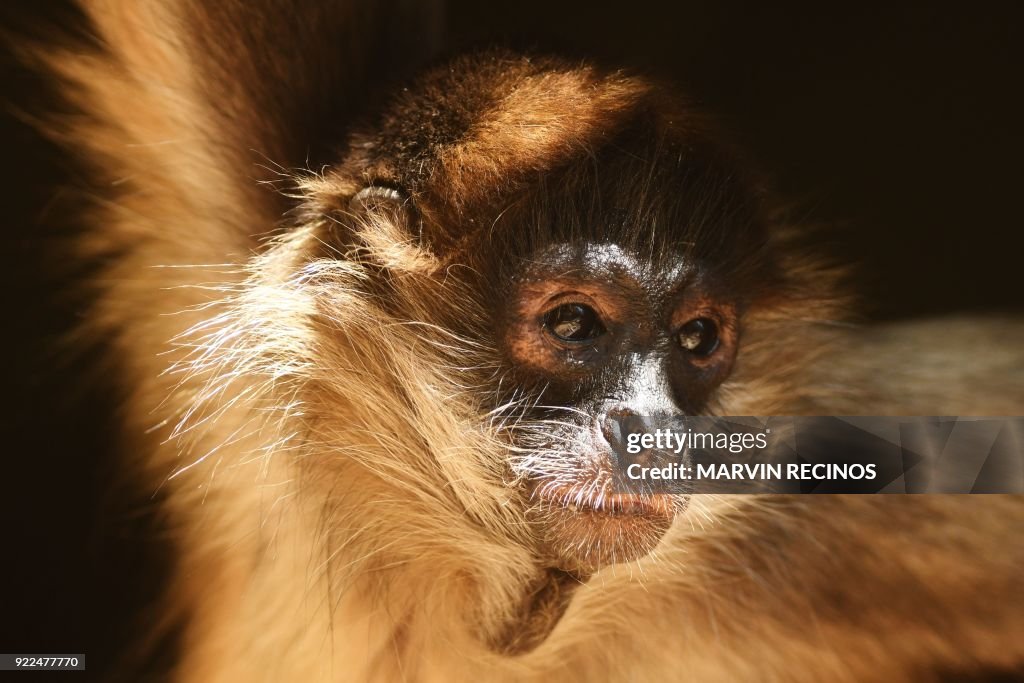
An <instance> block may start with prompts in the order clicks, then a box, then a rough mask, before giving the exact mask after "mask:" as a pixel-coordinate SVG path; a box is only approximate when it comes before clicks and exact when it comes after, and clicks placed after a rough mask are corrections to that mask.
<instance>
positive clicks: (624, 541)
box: [531, 483, 686, 575]
mask: <svg viewBox="0 0 1024 683" xmlns="http://www.w3.org/2000/svg"><path fill="white" fill-rule="evenodd" d="M531 488H532V491H531V497H532V498H533V500H534V501H535V504H534V506H533V507H532V508H531V517H532V519H533V521H534V523H535V524H536V525H537V527H538V528H539V530H540V532H541V535H542V538H543V544H544V548H545V550H546V551H547V552H548V554H550V555H551V556H552V558H553V560H554V561H555V565H556V566H557V567H559V568H560V569H563V570H566V571H569V572H573V573H576V574H580V575H586V574H589V573H592V572H594V571H597V570H598V569H600V568H601V567H604V566H607V565H611V564H617V563H621V562H629V561H632V560H635V559H638V558H640V557H643V556H644V555H647V554H648V553H649V552H650V551H651V550H653V549H654V547H655V546H656V545H657V544H658V542H659V541H660V540H661V539H662V537H663V536H664V535H665V533H666V532H667V531H668V530H669V527H671V526H672V522H673V520H674V519H675V515H676V513H677V512H679V511H681V510H682V509H683V508H684V507H685V505H686V499H685V498H684V497H681V496H673V495H668V494H649V495H640V494H635V493H603V494H601V495H581V494H580V491H581V488H580V487H579V486H577V485H571V486H552V485H550V483H549V484H548V485H542V484H537V483H534V484H533V486H532V487H531Z"/></svg>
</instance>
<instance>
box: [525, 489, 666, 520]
mask: <svg viewBox="0 0 1024 683" xmlns="http://www.w3.org/2000/svg"><path fill="white" fill-rule="evenodd" d="M534 495H535V496H536V498H537V499H538V500H540V501H542V502H544V503H547V504H549V505H552V506H557V507H561V508H563V509H565V510H568V511H570V512H578V513H590V514H599V515H627V516H628V515H637V516H641V517H656V518H657V517H667V518H670V519H671V518H672V517H674V516H675V513H676V509H677V507H678V504H677V502H676V501H675V500H674V499H673V497H672V496H668V495H665V494H650V495H640V494H637V493H602V494H601V495H598V496H581V495H580V494H579V488H578V487H576V486H565V485H563V486H535V487H534Z"/></svg>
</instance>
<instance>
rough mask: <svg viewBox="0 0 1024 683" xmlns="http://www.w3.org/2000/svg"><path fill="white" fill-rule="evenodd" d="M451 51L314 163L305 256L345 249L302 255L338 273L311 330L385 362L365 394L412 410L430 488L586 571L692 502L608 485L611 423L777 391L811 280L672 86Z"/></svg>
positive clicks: (781, 391) (807, 315)
mask: <svg viewBox="0 0 1024 683" xmlns="http://www.w3.org/2000/svg"><path fill="white" fill-rule="evenodd" d="M466 68H470V67H466V66H465V65H464V66H463V67H462V68H460V70H458V71H459V73H460V74H461V76H460V77H459V78H458V79H453V80H451V81H450V82H449V81H446V80H445V78H446V74H447V72H446V71H442V72H439V73H438V74H436V75H435V76H434V77H433V79H432V78H431V77H428V78H426V79H425V85H424V87H423V89H422V90H421V91H418V92H410V93H406V94H404V95H403V96H402V97H401V98H400V99H399V101H398V102H396V103H395V104H394V106H393V109H392V110H391V111H390V112H389V113H388V114H386V115H385V116H384V117H383V118H382V119H381V123H380V125H379V127H378V128H376V129H372V130H367V131H364V132H362V133H359V134H357V135H356V136H355V137H354V138H353V142H352V144H351V145H350V148H349V151H348V154H347V156H346V157H345V160H344V161H343V162H341V163H340V164H338V166H337V168H336V169H335V170H333V171H331V172H330V173H328V174H327V175H326V176H324V177H323V178H321V179H319V180H317V182H315V183H311V184H310V187H309V188H308V190H309V192H308V194H309V197H308V198H307V199H308V201H307V208H306V210H305V214H304V215H305V216H310V217H313V223H314V224H316V221H317V220H320V223H319V225H320V226H321V227H322V228H323V229H324V231H325V232H322V233H318V234H317V235H316V240H317V241H318V242H321V243H330V244H332V245H333V247H332V248H331V250H330V253H328V254H323V253H321V254H319V256H321V257H324V260H330V259H334V261H335V263H336V264H337V262H339V261H340V264H339V265H331V266H318V267H317V268H312V269H310V268H309V267H307V271H308V272H310V273H314V275H312V276H311V277H312V278H313V279H314V280H315V279H316V278H317V277H320V275H321V274H322V273H323V272H332V273H339V272H342V271H343V272H344V273H345V275H344V278H343V279H344V284H343V285H338V284H336V285H333V286H324V287H320V288H319V290H318V291H320V292H322V293H324V296H325V297H327V298H328V299H329V301H328V302H327V303H325V304H323V305H322V306H321V307H320V311H321V317H322V318H323V319H324V320H327V321H331V322H332V326H333V329H332V330H330V331H328V332H324V333H323V335H322V339H323V340H322V341H321V342H319V348H321V349H323V348H330V347H331V345H332V344H338V343H339V342H338V340H339V339H340V338H343V339H344V340H346V344H347V345H348V346H349V347H352V348H347V349H346V350H344V351H339V352H338V353H337V355H338V356H339V357H344V358H346V359H348V360H346V361H345V363H347V364H348V365H352V364H353V361H352V360H351V359H352V358H354V357H358V363H356V364H357V365H358V366H359V369H360V371H362V372H364V373H365V372H367V371H369V370H367V369H368V368H372V369H373V370H372V371H373V372H375V373H377V380H376V385H375V386H374V387H373V388H372V390H373V391H376V390H378V389H379V390H380V391H381V392H382V396H381V398H379V399H377V400H369V399H368V400H366V401H365V404H366V405H367V406H379V407H383V408H387V407H391V408H394V409H395V410H397V408H396V407H402V408H403V409H404V411H405V412H400V413H399V412H396V413H394V414H392V415H391V416H390V417H389V418H388V419H389V422H388V424H389V425H393V424H395V423H396V422H399V423H402V422H404V423H408V429H407V430H406V431H407V432H408V433H410V434H415V435H416V436H415V437H409V438H405V439H403V443H405V444H407V445H408V444H409V443H410V442H411V443H412V444H413V445H414V447H412V448H408V449H407V458H408V460H411V461H413V462H420V463H431V466H430V467H422V468H420V469H421V470H429V476H430V477H433V478H434V479H437V481H435V482H434V486H435V488H436V489H441V490H445V491H449V490H450V491H454V492H455V493H454V496H455V498H456V499H457V500H458V501H459V504H460V505H463V506H466V508H467V514H470V513H468V508H470V507H473V506H476V507H477V508H483V507H486V506H488V505H490V506H492V508H493V509H494V510H498V509H499V508H500V513H499V512H494V513H493V514H483V515H479V517H478V521H479V523H480V524H482V525H483V526H485V527H486V526H487V525H492V526H493V521H489V520H493V519H495V518H498V517H501V518H502V519H505V518H506V517H507V513H508V511H509V510H513V511H514V514H516V515H517V516H518V517H519V519H518V520H517V521H516V522H515V524H508V523H504V522H503V523H502V525H501V528H500V529H495V528H485V529H484V532H487V533H493V532H495V531H497V532H498V533H500V534H502V535H504V536H509V535H515V538H516V542H517V543H519V544H521V545H522V546H524V547H526V548H528V549H529V551H530V552H531V553H534V554H535V555H536V556H537V557H538V558H539V561H541V562H544V563H548V564H554V565H555V566H557V567H559V568H562V569H566V570H570V571H574V572H579V573H589V572H591V571H593V570H595V569H598V568H600V567H602V566H605V565H607V564H612V563H616V562H622V561H628V560H632V559H635V558H637V557H640V556H643V555H645V554H647V553H648V552H649V551H651V549H652V548H653V547H654V546H655V545H656V544H657V543H658V541H659V540H660V539H661V537H662V536H663V535H664V533H665V532H666V531H667V530H668V529H669V527H670V526H671V524H672V522H673V519H674V518H675V516H676V514H677V513H678V512H679V511H681V510H683V509H684V508H685V507H686V499H685V498H684V497H681V496H674V495H668V494H644V493H642V492H641V493H637V492H636V491H633V492H627V491H624V490H622V489H621V488H617V487H616V485H615V475H614V467H613V465H614V463H615V457H616V456H615V450H616V448H617V447H618V446H620V445H621V444H619V443H617V439H619V437H618V436H617V430H616V429H615V422H616V421H617V420H622V419H631V418H639V419H655V420H657V419H660V418H664V417H666V416H676V415H694V414H708V413H711V414H714V413H717V414H730V413H731V414H768V413H770V411H771V410H772V409H773V403H772V401H773V400H775V401H776V402H777V403H779V402H783V400H780V399H784V403H785V404H787V405H793V404H794V396H792V395H785V392H787V391H791V390H792V388H791V385H789V384H787V381H790V380H789V375H791V368H792V367H793V364H794V363H797V362H802V361H804V360H806V358H807V357H808V355H809V354H810V353H812V352H813V349H809V348H808V344H809V343H810V344H813V339H814V338H815V337H814V335H813V333H811V332H810V331H809V329H810V328H809V327H808V325H809V324H810V323H811V322H812V321H813V319H814V318H815V317H816V316H817V315H821V314H823V313H824V315H828V314H829V312H830V310H829V309H828V308H827V307H825V306H823V305H821V302H822V301H823V297H822V296H821V292H822V290H823V289H824V288H825V287H826V286H827V283H825V282H824V281H822V280H819V281H818V283H817V284H816V285H815V287H814V301H815V302H817V306H818V307H817V308H814V307H813V306H811V305H808V304H807V303H806V302H804V301H802V300H801V296H800V294H799V293H800V292H801V291H802V288H803V291H808V292H810V288H805V287H804V282H805V280H806V278H810V277H819V274H818V273H817V272H812V269H811V268H809V267H807V266H806V264H807V263H808V261H807V259H805V258H803V257H802V256H801V257H800V258H799V261H800V262H801V263H802V264H805V265H804V270H803V271H800V272H798V271H795V270H793V269H792V268H790V266H789V264H788V262H787V260H786V257H785V249H784V246H785V245H784V243H783V241H782V239H781V238H780V237H779V235H778V234H777V233H776V232H774V231H773V230H772V229H771V228H770V226H771V224H772V218H771V216H770V215H769V212H770V209H769V208H768V207H767V206H766V204H765V201H764V199H763V196H762V193H761V192H760V190H759V189H758V185H757V183H756V182H754V181H752V180H751V179H750V178H748V177H746V176H745V175H744V174H742V173H740V172H739V170H738V168H740V166H739V165H737V163H736V162H735V161H734V160H733V158H732V155H731V153H730V152H729V151H728V150H726V149H723V148H722V147H721V146H720V145H718V143H717V142H716V140H715V138H714V136H713V135H711V134H710V133H708V132H707V131H705V130H704V128H703V126H702V124H701V121H700V117H699V116H698V115H697V114H695V113H693V112H692V111H690V110H689V109H688V108H687V107H686V106H685V105H684V104H681V103H679V102H676V101H673V100H670V99H666V98H665V97H663V96H661V95H657V94H655V91H654V90H653V89H652V88H650V87H649V86H647V85H646V84H645V83H643V82H642V81H638V80H635V79H629V78H625V77H623V76H622V75H621V74H610V75H600V74H597V73H595V72H593V71H590V70H583V71H580V70H574V71H565V70H564V69H563V70H562V71H558V70H557V69H555V68H554V67H552V66H551V65H545V64H544V63H543V62H537V63H534V62H531V61H530V60H523V59H521V58H516V59H515V60H514V61H512V62H505V63H500V64H497V65H494V64H491V63H488V62H484V63H482V64H476V65H472V67H471V69H472V70H475V71H473V73H475V74H476V75H477V78H476V80H474V79H467V78H466ZM559 68H561V67H559ZM467 83H471V85H472V93H471V94H467V95H466V99H465V100H463V99H460V98H459V91H460V89H463V88H466V87H467V85H466V84H467ZM550 89H554V90H556V91H558V92H554V93H548V90H550ZM484 95H486V96H484ZM496 122H498V123H496ZM510 122H518V123H517V125H516V126H512V130H513V133H515V131H519V132H518V133H515V134H513V133H510V132H509V130H510V127H509V125H506V124H509V123H510ZM499 123H500V124H501V125H499ZM527 123H528V124H529V125H526V124H527ZM520 124H521V125H520ZM324 216H328V217H330V220H328V221H323V220H322V217H324ZM339 255H340V258H339ZM321 262H322V261H321ZM339 291H342V292H344V293H345V294H346V295H347V296H350V300H346V302H340V301H339V294H338V292H339ZM340 310H347V311H349V313H348V314H347V317H346V318H344V319H343V320H342V321H341V322H340V323H338V322H336V321H338V319H339V314H338V313H337V311H340ZM352 311H358V314H356V313H352ZM357 320H362V321H364V322H361V323H359V325H361V326H360V327H359V328H358V331H354V330H353V325H355V324H356V323H354V322H353V321H357ZM375 340H376V341H375ZM354 347H358V349H355V350H354ZM321 365H322V362H321ZM738 389H740V390H738ZM336 393H337V394H338V395H339V396H340V399H339V401H340V402H343V403H347V404H352V403H353V397H352V395H351V392H348V393H346V390H345V389H344V388H340V389H338V390H337V391H336ZM385 394H387V395H389V396H391V398H386V397H385V396H384V395H385ZM396 395H397V396H399V397H400V398H398V399H397V400H396V398H395V396H396ZM439 396H443V397H444V398H443V399H439V398H438V397H439ZM737 396H740V397H743V398H744V399H745V402H744V401H739V400H736V397H737ZM773 397H774V398H773ZM360 405H362V404H360ZM357 408H359V406H357ZM360 410H362V409H361V408H359V409H358V410H351V409H350V410H349V411H348V412H350V413H355V414H365V411H363V412H362V413H360ZM373 417H374V419H377V417H378V416H376V415H375V416H373ZM439 425H442V427H439ZM380 429H381V427H379V426H376V425H370V424H363V425H360V429H359V433H364V434H365V433H376V432H377V431H379V430H380ZM444 430H448V431H447V432H446V431H444ZM452 430H455V431H457V432H459V434H460V436H458V438H457V441H458V442H459V445H458V447H457V448H458V453H459V455H457V456H453V455H451V452H452V450H453V449H454V448H455V447H453V446H452V445H451V439H449V436H450V434H449V432H451V431H452ZM336 431H337V432H338V433H341V431H342V430H341V429H340V428H339V429H338V430H336ZM470 432H474V433H476V434H477V435H478V436H479V435H483V436H481V437H480V438H479V439H476V437H474V439H469V437H467V436H466V435H467V434H468V433H470ZM471 444H472V445H471ZM359 450H360V451H361V452H367V451H369V450H372V449H371V447H370V446H367V445H365V444H361V445H360V446H359ZM385 455H386V457H388V458H390V457H391V455H392V454H391V452H390V451H388V452H387V453H386V454H385ZM382 457H385V456H382ZM403 466H404V467H408V464H407V462H406V463H403ZM389 471H392V470H389ZM431 495H435V494H431ZM423 497H425V496H421V498H423ZM465 501H471V505H466V502H465ZM513 529H514V530H513ZM521 529H527V530H529V531H528V533H526V534H522V533H521Z"/></svg>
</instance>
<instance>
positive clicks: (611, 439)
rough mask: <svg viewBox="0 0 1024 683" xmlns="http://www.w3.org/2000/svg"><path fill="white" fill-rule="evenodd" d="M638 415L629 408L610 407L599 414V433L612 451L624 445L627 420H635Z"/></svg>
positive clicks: (627, 425)
mask: <svg viewBox="0 0 1024 683" xmlns="http://www.w3.org/2000/svg"><path fill="white" fill-rule="evenodd" d="M638 417H639V416H638V415H637V414H636V413H634V412H633V411H632V410H630V409H629V408H612V409H610V410H607V411H605V413H604V414H603V415H602V416H601V418H600V423H601V435H602V436H603V437H604V438H605V441H607V442H608V445H609V446H611V447H612V450H613V451H619V450H621V449H622V448H624V447H625V444H626V434H628V427H629V422H632V421H635V420H637V419H638Z"/></svg>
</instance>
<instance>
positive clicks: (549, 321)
mask: <svg viewBox="0 0 1024 683" xmlns="http://www.w3.org/2000/svg"><path fill="white" fill-rule="evenodd" d="M544 329H546V330H547V331H548V332H550V333H551V334H552V335H553V336H554V337H555V338H556V339H558V340H559V341H562V342H568V343H571V344H580V343H583V342H588V341H591V340H593V339H596V338H598V337H600V336H601V335H602V334H604V325H602V324H601V318H600V317H598V315H597V312H596V311H595V310H594V309H593V308H591V307H590V306H587V305H585V304H562V305H561V306H558V307H557V308H553V309H551V310H550V311H548V312H547V314H545V315H544Z"/></svg>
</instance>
